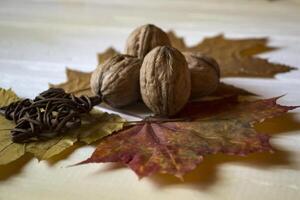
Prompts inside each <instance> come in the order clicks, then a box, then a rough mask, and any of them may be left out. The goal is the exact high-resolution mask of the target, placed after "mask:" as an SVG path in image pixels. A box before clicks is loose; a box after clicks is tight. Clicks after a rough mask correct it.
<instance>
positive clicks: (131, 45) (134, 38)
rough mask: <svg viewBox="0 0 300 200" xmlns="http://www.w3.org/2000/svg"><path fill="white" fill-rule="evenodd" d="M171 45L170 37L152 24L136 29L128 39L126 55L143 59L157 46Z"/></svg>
mask: <svg viewBox="0 0 300 200" xmlns="http://www.w3.org/2000/svg"><path fill="white" fill-rule="evenodd" d="M163 45H166V46H168V45H171V43H170V40H169V38H168V35H167V34H166V33H165V32H164V31H163V30H161V29H160V28H158V27H156V26H155V25H152V24H146V25H143V26H140V27H138V28H136V29H135V30H134V31H133V32H132V33H131V34H130V35H129V37H128V38H127V41H126V45H125V54H128V55H132V56H136V57H138V58H141V59H143V58H144V57H145V56H146V54H147V53H148V52H149V51H151V50H152V49H153V48H155V47H157V46H163Z"/></svg>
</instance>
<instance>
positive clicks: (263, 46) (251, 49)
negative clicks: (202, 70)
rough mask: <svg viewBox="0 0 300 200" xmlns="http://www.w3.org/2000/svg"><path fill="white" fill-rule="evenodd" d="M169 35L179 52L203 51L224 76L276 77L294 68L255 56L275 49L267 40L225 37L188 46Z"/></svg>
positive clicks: (181, 40) (178, 38)
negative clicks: (217, 64)
mask: <svg viewBox="0 0 300 200" xmlns="http://www.w3.org/2000/svg"><path fill="white" fill-rule="evenodd" d="M168 36H169V38H170V40H171V43H172V45H173V46H174V47H175V48H177V49H179V50H180V51H191V52H199V51H200V52H202V53H203V54H206V55H209V56H212V57H213V58H215V59H216V60H217V61H218V63H219V65H220V69H221V75H222V77H228V76H245V77H274V75H276V74H277V73H282V72H288V71H290V70H292V69H295V68H293V67H289V66H287V65H283V64H277V63H271V62H269V61H268V60H266V59H262V58H257V57H254V56H255V55H257V54H259V53H263V52H268V51H273V50H274V49H275V48H272V47H269V46H267V43H268V40H267V38H249V39H227V38H224V36H223V35H217V36H214V37H211V38H205V39H204V40H203V41H202V42H201V43H199V44H196V45H194V46H191V47H188V46H187V45H186V44H185V42H184V39H183V38H181V37H178V36H177V35H176V34H175V33H174V32H172V31H170V32H169V33H168Z"/></svg>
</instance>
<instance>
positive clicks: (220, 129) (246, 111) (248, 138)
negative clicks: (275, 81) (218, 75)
mask: <svg viewBox="0 0 300 200" xmlns="http://www.w3.org/2000/svg"><path fill="white" fill-rule="evenodd" d="M276 99H277V98H273V99H267V100H258V101H254V102H243V103H238V102H237V101H235V99H233V98H227V99H224V100H217V105H219V106H218V107H217V108H216V109H215V110H212V112H207V113H206V114H204V115H203V113H202V112H201V110H199V108H201V107H202V108H203V105H202V104H203V102H202V103H200V104H199V103H198V104H197V103H196V104H195V103H194V104H192V105H190V106H192V107H194V109H193V111H194V113H193V116H194V117H195V116H196V119H195V120H194V121H185V122H184V121H181V122H149V121H148V122H147V121H145V122H142V123H141V124H138V125H135V126H133V127H131V128H128V129H125V130H122V131H120V132H118V133H117V134H114V135H112V136H110V137H107V138H105V139H104V140H102V142H101V143H100V144H99V145H98V147H97V149H96V150H95V152H94V153H93V154H92V156H91V157H90V158H88V159H87V160H85V161H83V162H81V163H80V164H83V163H101V162H120V163H123V164H126V165H128V166H129V167H130V168H131V169H132V170H134V171H135V172H136V174H137V175H138V176H139V177H143V176H149V175H152V174H154V173H167V174H172V175H175V176H176V177H179V178H182V177H183V175H184V174H185V173H187V172H189V171H191V170H193V169H194V168H195V167H196V166H197V165H198V164H199V163H200V162H201V161H202V160H203V156H205V155H208V154H216V153H218V152H221V153H225V154H229V155H246V154H249V153H252V152H260V151H272V148H271V146H270V144H269V136H268V135H265V134H262V133H258V132H256V131H255V129H254V128H253V125H254V123H258V122H262V121H263V120H264V119H266V118H271V117H274V116H277V115H281V114H283V113H285V112H287V111H288V110H291V109H294V108H295V107H288V106H281V105H279V104H277V103H276ZM222 101H224V106H222ZM209 104H210V105H211V106H208V105H209ZM204 105H205V103H204ZM215 105H216V102H206V105H205V106H208V107H210V109H213V108H214V107H215ZM195 109H197V112H195ZM207 111H208V110H207ZM186 112H187V111H185V113H186ZM185 113H184V114H185Z"/></svg>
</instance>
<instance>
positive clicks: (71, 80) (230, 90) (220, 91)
mask: <svg viewBox="0 0 300 200" xmlns="http://www.w3.org/2000/svg"><path fill="white" fill-rule="evenodd" d="M66 74H67V78H68V79H67V81H66V82H64V83H61V84H57V85H54V84H50V87H55V88H63V89H64V90H65V91H66V92H69V93H73V94H75V95H76V96H80V95H87V96H92V92H91V88H90V85H89V84H90V78H91V73H86V72H81V71H76V70H73V69H69V68H67V69H66ZM235 95H243V96H245V95H253V94H252V93H250V92H248V91H246V90H243V89H241V88H237V87H234V86H231V85H228V84H225V83H221V84H220V85H219V88H217V90H216V91H215V92H214V93H213V94H211V95H210V96H209V97H213V98H216V97H217V98H223V97H226V96H235ZM195 98H196V97H195ZM195 98H194V99H195Z"/></svg>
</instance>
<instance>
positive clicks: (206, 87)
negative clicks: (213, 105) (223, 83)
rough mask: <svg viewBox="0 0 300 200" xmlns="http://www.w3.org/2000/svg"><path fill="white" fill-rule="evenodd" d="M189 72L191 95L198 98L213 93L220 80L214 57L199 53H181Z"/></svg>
mask: <svg viewBox="0 0 300 200" xmlns="http://www.w3.org/2000/svg"><path fill="white" fill-rule="evenodd" d="M183 54H184V56H185V59H186V61H187V63H188V67H189V69H190V72H191V85H192V91H191V97H192V98H198V97H203V96H206V95H209V94H211V93H213V92H214V91H215V90H216V89H217V87H218V85H219V82H220V69H219V65H218V63H217V62H216V60H215V59H213V58H212V57H209V56H205V55H202V54H201V53H191V52H185V53H183Z"/></svg>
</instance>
